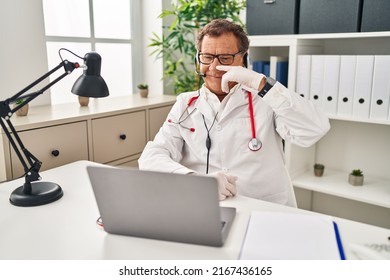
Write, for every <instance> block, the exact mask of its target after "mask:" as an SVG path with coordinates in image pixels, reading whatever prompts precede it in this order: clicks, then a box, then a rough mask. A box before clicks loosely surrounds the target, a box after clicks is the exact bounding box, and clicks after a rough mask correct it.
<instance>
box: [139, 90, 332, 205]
mask: <svg viewBox="0 0 390 280" xmlns="http://www.w3.org/2000/svg"><path fill="white" fill-rule="evenodd" d="M241 88H242V87H241V86H240V85H237V86H235V87H234V88H233V89H232V90H231V92H230V93H229V95H228V96H227V97H225V99H224V100H223V101H222V103H221V106H220V108H219V112H218V115H217V118H216V121H215V123H214V125H213V126H212V123H213V120H214V118H215V115H216V112H217V111H218V108H215V105H213V102H214V104H215V102H216V100H217V99H216V96H215V95H213V94H211V93H210V92H209V91H208V90H207V89H205V88H204V87H202V88H201V90H199V91H194V92H186V93H182V94H180V95H178V96H177V101H176V103H175V104H174V106H173V108H172V110H171V111H170V113H169V114H168V118H167V120H169V119H170V120H171V121H172V122H168V121H166V122H165V123H164V125H163V126H162V127H161V129H160V131H159V132H158V133H157V135H156V137H155V139H154V141H150V142H148V143H147V145H146V147H145V149H144V151H143V153H142V155H141V157H140V159H139V167H140V169H143V170H155V171H162V172H174V173H182V174H188V173H193V172H196V173H201V174H205V172H206V159H207V148H206V138H207V130H206V126H205V124H204V120H203V117H202V114H203V116H204V118H205V121H206V125H207V129H209V130H210V138H211V149H210V159H209V174H210V173H213V172H217V171H225V172H229V173H230V174H232V175H236V176H237V177H238V180H237V193H238V194H240V195H245V196H249V197H253V198H257V199H262V200H266V201H270V202H275V203H280V204H289V202H288V193H289V191H290V190H289V189H290V188H291V182H290V179H289V175H288V171H287V169H286V166H285V159H284V152H283V147H282V138H283V139H285V141H288V142H291V143H293V144H296V145H299V146H302V147H308V146H311V145H312V144H314V143H315V142H316V141H318V140H319V139H320V138H321V137H322V136H323V135H324V134H325V133H326V132H327V131H328V130H329V128H330V125H329V120H328V118H327V117H326V116H325V115H324V114H323V113H322V112H321V111H319V110H318V109H317V108H316V107H315V105H314V104H313V103H311V102H310V101H309V100H307V99H304V98H302V97H301V96H299V95H298V94H297V93H295V92H292V91H290V90H288V89H287V88H285V87H284V86H283V85H282V84H280V83H279V82H277V83H276V84H275V85H274V86H273V87H272V89H271V90H270V91H269V92H268V93H267V94H266V95H265V96H264V97H263V98H261V97H260V96H258V95H257V92H256V91H254V92H253V93H254V94H252V96H253V108H254V119H255V127H256V136H257V139H259V140H260V141H261V142H262V145H263V146H262V148H261V149H260V150H259V151H255V152H254V151H251V150H250V149H249V148H248V143H249V141H250V139H251V138H252V130H251V122H250V115H249V107H248V95H247V94H246V93H244V92H243V91H242V89H241ZM197 95H199V98H198V99H197V100H195V101H194V102H193V103H192V104H191V105H190V106H189V107H187V103H188V101H189V100H190V99H191V97H194V96H197ZM217 102H218V101H217ZM210 104H211V105H210ZM213 107H214V108H213ZM183 112H184V114H183ZM181 114H183V116H182V117H181V118H180V115H181ZM179 121H182V122H181V124H180V125H179V124H177V122H179ZM175 123H176V124H175ZM211 126H212V127H211ZM189 128H194V129H195V131H194V132H191V131H190V130H189ZM210 128H211V129H210Z"/></svg>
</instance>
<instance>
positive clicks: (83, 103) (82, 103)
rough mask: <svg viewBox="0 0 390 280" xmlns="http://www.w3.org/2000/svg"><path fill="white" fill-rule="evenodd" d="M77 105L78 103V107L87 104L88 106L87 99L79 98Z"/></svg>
mask: <svg viewBox="0 0 390 280" xmlns="http://www.w3.org/2000/svg"><path fill="white" fill-rule="evenodd" d="M79 103H80V106H88V104H89V97H86V96H79Z"/></svg>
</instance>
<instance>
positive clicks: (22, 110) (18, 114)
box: [14, 104, 28, 117]
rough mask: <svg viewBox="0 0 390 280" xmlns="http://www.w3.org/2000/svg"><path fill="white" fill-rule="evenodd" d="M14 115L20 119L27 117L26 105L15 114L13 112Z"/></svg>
mask: <svg viewBox="0 0 390 280" xmlns="http://www.w3.org/2000/svg"><path fill="white" fill-rule="evenodd" d="M16 106H17V105H14V107H16ZM15 114H16V115H17V116H20V117H22V116H27V114H28V104H26V105H24V106H23V107H22V108H20V109H19V110H17V111H16V112H15Z"/></svg>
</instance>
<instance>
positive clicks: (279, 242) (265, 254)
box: [239, 212, 345, 260]
mask: <svg viewBox="0 0 390 280" xmlns="http://www.w3.org/2000/svg"><path fill="white" fill-rule="evenodd" d="M239 258H240V259H245V260H256V259H257V260H259V259H268V260H332V259H333V260H335V259H345V256H344V251H343V247H342V243H341V238H340V235H339V232H338V228H337V224H336V223H335V222H333V221H332V218H331V217H330V216H326V215H309V214H296V213H275V212H253V213H252V215H251V218H250V220H249V224H248V228H247V232H246V235H245V239H244V242H243V245H242V248H241V253H240V257H239Z"/></svg>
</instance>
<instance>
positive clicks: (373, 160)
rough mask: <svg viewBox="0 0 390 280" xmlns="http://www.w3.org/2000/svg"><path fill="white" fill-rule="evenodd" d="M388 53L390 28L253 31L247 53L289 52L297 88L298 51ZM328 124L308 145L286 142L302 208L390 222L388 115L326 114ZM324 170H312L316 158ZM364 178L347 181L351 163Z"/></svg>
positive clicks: (290, 84) (256, 57) (291, 79)
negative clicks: (266, 33)
mask: <svg viewBox="0 0 390 280" xmlns="http://www.w3.org/2000/svg"><path fill="white" fill-rule="evenodd" d="M301 54H309V55H390V32H369V33H337V34H299V35H277V36H251V37H250V59H251V61H254V60H266V59H267V58H268V60H269V57H270V56H287V57H288V58H289V76H288V87H289V88H291V89H293V90H296V78H297V77H296V72H297V71H296V70H297V57H298V55H301ZM329 118H330V120H331V121H330V122H331V130H330V131H329V133H328V134H327V135H325V136H324V137H323V138H322V139H321V140H320V141H319V142H317V143H316V144H315V145H314V146H312V147H310V148H300V147H297V146H294V145H289V144H288V143H286V149H285V153H286V160H287V165H288V169H289V172H290V175H291V178H292V181H293V185H294V187H295V189H296V194H297V200H298V205H299V207H301V208H305V209H309V210H313V211H318V212H322V213H326V214H330V215H334V216H339V217H345V218H349V219H353V220H357V221H362V222H366V223H371V224H374V225H378V226H383V227H388V228H390V218H389V217H390V172H388V166H389V165H390V148H389V143H390V120H385V121H373V120H369V119H363V118H359V119H357V118H353V117H339V116H337V115H329ZM316 162H317V163H323V164H325V174H324V176H323V177H320V178H317V177H314V174H313V165H314V163H316ZM358 168H359V169H362V170H363V171H364V174H365V183H364V185H363V186H361V187H353V186H351V185H349V184H348V174H349V172H350V171H351V170H352V169H358Z"/></svg>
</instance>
